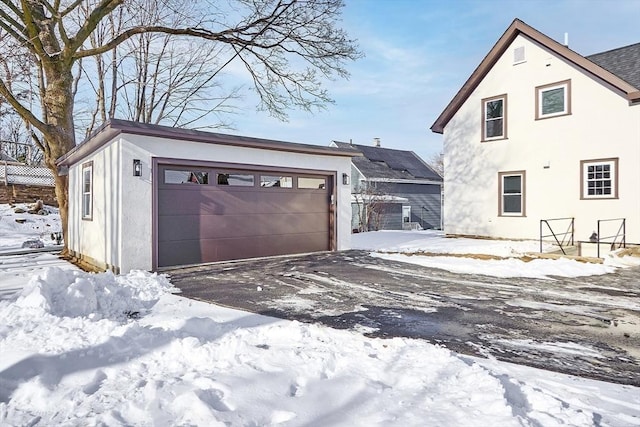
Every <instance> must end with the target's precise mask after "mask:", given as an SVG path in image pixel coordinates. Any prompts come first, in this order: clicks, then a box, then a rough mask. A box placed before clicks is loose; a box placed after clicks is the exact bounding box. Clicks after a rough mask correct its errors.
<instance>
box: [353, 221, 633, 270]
mask: <svg viewBox="0 0 640 427" xmlns="http://www.w3.org/2000/svg"><path fill="white" fill-rule="evenodd" d="M351 244H352V247H353V248H354V249H363V250H369V251H375V252H372V253H371V255H372V256H374V257H379V258H383V259H388V260H392V261H399V262H406V263H411V264H416V265H420V266H423V267H430V268H440V269H443V270H447V271H451V272H453V273H463V274H483V275H486V276H494V277H530V278H538V279H548V278H550V277H553V276H557V277H581V276H595V275H602V274H608V273H613V272H614V271H615V269H616V268H617V267H629V266H637V265H640V258H638V257H632V256H625V257H618V256H616V255H615V254H610V255H609V256H607V258H606V259H605V261H604V263H603V264H595V263H585V262H579V261H576V260H572V259H567V258H560V259H534V260H531V261H528V262H525V261H523V260H522V259H519V258H520V257H522V256H523V255H524V254H526V253H531V252H538V251H539V250H540V243H539V242H535V241H512V240H485V239H468V238H447V237H445V236H444V234H443V232H441V231H433V230H426V231H374V232H368V233H357V234H353V235H352V237H351ZM543 249H544V248H543ZM428 254H436V255H431V256H430V255H428ZM447 254H454V255H463V254H464V255H467V256H466V257H462V256H446V255H447ZM477 255H488V256H489V257H491V256H494V257H502V258H506V259H479V258H480V257H476V258H474V256H477Z"/></svg>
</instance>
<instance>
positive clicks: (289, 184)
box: [260, 175, 293, 188]
mask: <svg viewBox="0 0 640 427" xmlns="http://www.w3.org/2000/svg"><path fill="white" fill-rule="evenodd" d="M260 187H262V188H293V177H291V176H277V175H260Z"/></svg>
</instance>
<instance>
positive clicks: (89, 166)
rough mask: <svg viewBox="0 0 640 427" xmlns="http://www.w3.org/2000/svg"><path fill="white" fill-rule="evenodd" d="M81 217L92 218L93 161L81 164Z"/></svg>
mask: <svg viewBox="0 0 640 427" xmlns="http://www.w3.org/2000/svg"><path fill="white" fill-rule="evenodd" d="M82 219H87V220H92V219H93V162H88V163H85V164H83V165H82Z"/></svg>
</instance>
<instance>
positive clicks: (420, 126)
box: [229, 0, 640, 160]
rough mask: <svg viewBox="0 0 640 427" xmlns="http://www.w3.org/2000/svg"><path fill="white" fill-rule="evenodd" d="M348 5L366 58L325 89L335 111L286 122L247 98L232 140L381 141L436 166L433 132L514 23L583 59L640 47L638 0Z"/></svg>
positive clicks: (385, 0)
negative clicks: (432, 161) (565, 46)
mask: <svg viewBox="0 0 640 427" xmlns="http://www.w3.org/2000/svg"><path fill="white" fill-rule="evenodd" d="M345 1H346V7H345V9H344V14H343V28H345V29H346V30H347V31H348V32H349V35H350V36H351V37H352V38H355V39H358V42H359V45H360V48H361V50H362V51H363V52H364V54H365V55H366V57H365V58H363V59H361V60H359V61H357V62H354V63H351V64H348V69H349V71H350V73H351V78H350V79H349V80H339V81H335V82H327V85H326V87H327V88H328V89H329V91H330V94H331V96H332V97H333V99H334V100H335V104H332V105H328V106H327V109H326V110H325V111H321V112H318V113H314V114H309V113H304V112H297V111H291V112H290V114H289V121H288V122H281V121H279V120H278V119H275V118H272V117H270V116H269V115H268V114H267V113H265V112H255V111H254V107H255V100H253V99H252V98H251V96H247V97H246V98H245V103H246V104H247V105H246V106H245V107H244V108H245V110H243V111H242V113H241V114H239V115H237V116H236V117H232V120H234V122H235V127H236V129H235V130H233V131H231V132H229V133H237V134H242V135H246V136H255V137H262V138H269V139H278V140H284V141H292V142H301V143H309V144H316V145H328V144H329V143H330V141H331V140H339V141H349V140H350V139H351V140H353V142H354V143H357V144H372V141H373V138H374V137H379V138H381V140H382V146H383V147H387V148H396V149H402V150H412V151H414V152H416V153H417V154H418V155H420V156H421V157H422V158H423V159H425V160H429V159H430V158H431V157H432V156H433V155H434V154H436V153H438V152H440V151H441V149H442V136H441V135H438V134H434V133H432V132H431V131H430V130H429V127H430V126H431V125H432V124H433V122H434V120H435V119H436V118H437V117H438V115H439V114H440V112H441V111H442V110H443V109H444V108H445V106H446V105H447V104H448V102H449V101H450V100H451V98H452V97H453V96H454V95H455V93H456V92H457V91H458V89H459V88H460V87H461V86H462V84H463V83H464V82H465V81H466V79H467V78H468V77H469V76H470V75H471V73H472V72H473V70H474V69H475V67H476V66H477V65H478V64H479V63H480V61H482V59H483V58H484V56H485V55H486V54H487V53H488V52H489V50H490V49H491V47H492V46H493V45H494V44H495V42H496V41H497V40H498V38H499V37H500V36H501V35H502V33H503V32H504V31H505V30H506V29H507V27H508V26H509V25H510V24H511V22H512V21H513V19H514V18H519V19H521V20H523V21H524V22H526V23H527V24H529V25H531V26H533V27H534V28H536V29H537V30H539V31H541V32H543V33H545V34H546V35H548V36H549V37H551V38H553V39H555V40H558V41H561V42H562V41H564V34H565V32H566V33H569V47H570V48H571V49H573V50H574V51H576V52H578V53H580V54H582V55H589V54H592V53H597V52H602V51H605V50H609V49H614V48H616V47H621V46H626V45H629V44H633V43H637V42H640V27H638V22H640V0H602V1H601V0H558V1H549V0H520V1H507V0H475V1H474V0H450V1H435V0H345ZM252 103H253V105H250V104H252Z"/></svg>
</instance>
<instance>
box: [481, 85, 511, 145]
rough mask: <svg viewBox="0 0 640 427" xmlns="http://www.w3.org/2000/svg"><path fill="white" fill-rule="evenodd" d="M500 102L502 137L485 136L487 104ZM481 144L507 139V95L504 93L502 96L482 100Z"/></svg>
mask: <svg viewBox="0 0 640 427" xmlns="http://www.w3.org/2000/svg"><path fill="white" fill-rule="evenodd" d="M498 100H501V101H502V119H501V120H502V135H498V136H487V121H488V120H487V104H488V103H489V102H494V101H498ZM481 102H482V139H481V141H482V142H488V141H500V140H503V139H507V106H508V102H507V94H506V93H504V94H502V95H497V96H492V97H490V98H483V99H482V101H481Z"/></svg>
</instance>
